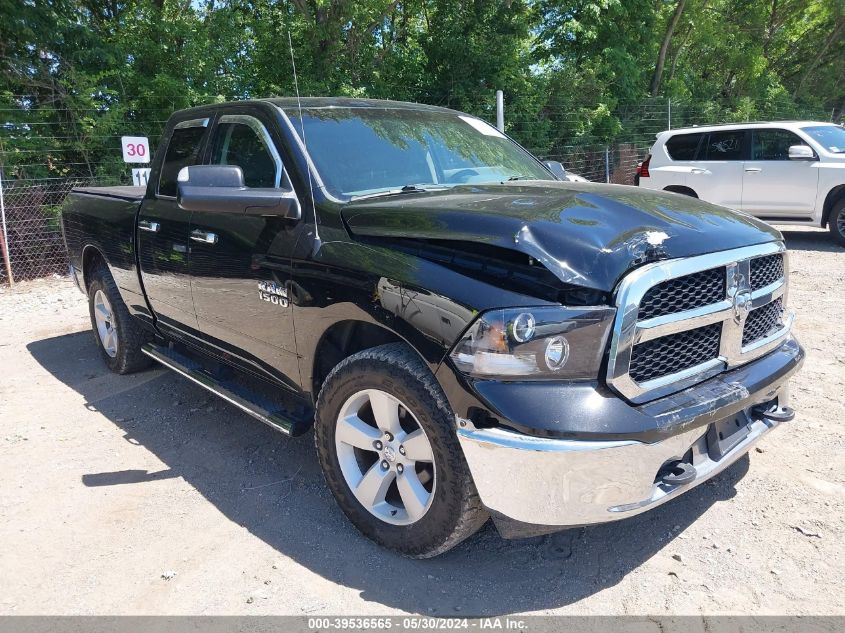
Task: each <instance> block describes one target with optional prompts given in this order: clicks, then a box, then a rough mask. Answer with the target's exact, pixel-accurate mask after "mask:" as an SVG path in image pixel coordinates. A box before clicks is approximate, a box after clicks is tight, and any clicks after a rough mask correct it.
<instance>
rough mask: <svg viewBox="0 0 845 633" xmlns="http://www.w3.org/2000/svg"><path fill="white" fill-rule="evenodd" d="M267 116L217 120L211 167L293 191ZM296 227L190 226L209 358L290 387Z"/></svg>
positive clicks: (232, 115) (236, 222)
mask: <svg viewBox="0 0 845 633" xmlns="http://www.w3.org/2000/svg"><path fill="white" fill-rule="evenodd" d="M277 142H278V141H277V138H276V137H274V135H273V127H272V121H271V120H269V119H268V118H265V115H264V113H263V111H262V110H260V109H258V108H256V107H250V106H243V107H239V108H232V109H229V110H226V112H225V113H224V114H223V115H222V116H220V117H219V119H218V121H217V122H216V124H215V126H214V130H213V131H212V139H211V144H210V146H211V151H210V152H209V159H208V161H207V162H209V163H211V164H213V165H237V166H238V167H240V168H241V169H242V170H243V173H244V182H245V184H246V186H247V187H259V188H265V189H266V188H284V189H287V190H290V189H291V185H290V181H289V179H288V178H287V175H286V173H285V170H284V167H283V165H282V160H281V158H280V154H279V151H278V149H277V145H276V143H277ZM295 227H296V222H295V221H291V220H287V219H284V218H280V217H269V216H267V217H265V216H260V215H243V214H238V213H209V212H200V211H195V212H194V214H193V216H192V218H191V227H190V234H191V284H192V288H193V297H194V307H195V309H196V312H197V319H198V322H199V328H200V330H201V332H202V335H203V340H204V342H205V343H206V344H207V345H208V346H209V348H210V351H212V352H213V353H215V354H217V355H218V356H222V357H223V358H225V359H227V360H230V361H234V362H236V363H237V364H240V365H243V366H245V367H246V368H248V369H251V370H253V371H255V372H258V373H265V374H269V375H270V376H271V377H273V378H275V379H277V380H280V381H282V382H284V383H285V384H288V385H289V386H291V387H292V388H294V385H295V384H296V383H297V382H298V379H299V367H298V363H297V357H296V345H295V342H294V333H293V320H292V315H291V306H290V302H289V299H288V290H287V288H288V282H289V281H290V277H291V274H290V270H291V266H290V259H291V255H292V253H293V246H294V242H295V239H296V237H297V233H296V232H295Z"/></svg>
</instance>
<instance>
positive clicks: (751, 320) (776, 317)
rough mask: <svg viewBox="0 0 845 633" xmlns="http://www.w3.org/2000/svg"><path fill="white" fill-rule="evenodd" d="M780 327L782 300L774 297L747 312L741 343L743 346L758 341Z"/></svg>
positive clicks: (781, 322) (781, 323)
mask: <svg viewBox="0 0 845 633" xmlns="http://www.w3.org/2000/svg"><path fill="white" fill-rule="evenodd" d="M781 327H783V300H782V299H775V300H774V301H772V302H771V303H767V304H766V305H764V306H762V307H760V308H756V309H754V310H752V311H751V312H750V313H749V314H748V318H747V319H746V320H745V327H744V328H743V330H742V345H743V347H745V346H747V345H750V344H751V343H754V342H755V341H759V340H760V339H761V338H765V337H766V336H768V335H769V334H771V333H772V332H776V331H777V330H778V329H780V328H781Z"/></svg>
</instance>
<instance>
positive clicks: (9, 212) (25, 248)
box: [0, 178, 91, 283]
mask: <svg viewBox="0 0 845 633" xmlns="http://www.w3.org/2000/svg"><path fill="white" fill-rule="evenodd" d="M90 183H91V180H90V179H89V180H83V179H70V180H66V179H63V178H62V179H43V180H26V181H23V182H15V181H7V182H5V183H4V184H3V206H4V209H3V210H4V215H5V222H4V231H3V238H4V239H3V244H0V246H4V247H5V249H6V250H7V253H3V256H4V259H5V257H8V263H9V267H10V268H11V275H12V279H13V280H15V281H24V280H28V279H37V278H39V277H46V276H48V275H51V274H53V273H59V274H62V273H65V272H67V255H66V253H65V245H64V240H63V239H62V234H61V225H60V213H61V205H62V202H63V201H64V199H65V196H67V194H68V193H70V190H71V189H72V188H73V187H77V186H82V185H87V184H90ZM9 272H10V271H8V270H7V269H6V266H4V267H3V269H2V276H1V277H0V278H2V279H3V281H4V282H6V283H8V281H9V279H8V277H9Z"/></svg>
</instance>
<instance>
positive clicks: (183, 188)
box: [176, 165, 302, 220]
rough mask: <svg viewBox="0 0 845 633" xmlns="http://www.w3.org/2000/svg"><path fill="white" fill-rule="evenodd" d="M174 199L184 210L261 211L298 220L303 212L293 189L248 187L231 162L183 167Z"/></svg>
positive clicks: (246, 212) (239, 212) (243, 213)
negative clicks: (228, 163)
mask: <svg viewBox="0 0 845 633" xmlns="http://www.w3.org/2000/svg"><path fill="white" fill-rule="evenodd" d="M176 180H177V184H178V192H177V195H176V203H177V204H178V205H179V208H180V209H184V210H185V211H200V212H203V213H231V214H236V215H263V216H273V217H281V218H287V219H289V220H298V219H299V218H300V217H301V215H302V210H301V209H300V206H299V200H297V198H296V194H295V193H294V192H293V191H286V190H284V189H258V188H249V187H247V186H246V185H245V184H244V172H243V170H242V169H241V168H240V167H237V166H234V165H192V166H191V167H183V168H182V170H181V171H180V172H179V175H178V176H177V178H176Z"/></svg>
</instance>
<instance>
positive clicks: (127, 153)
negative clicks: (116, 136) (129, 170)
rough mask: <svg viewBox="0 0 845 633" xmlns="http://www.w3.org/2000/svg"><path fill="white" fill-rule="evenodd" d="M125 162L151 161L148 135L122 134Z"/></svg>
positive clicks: (121, 140) (121, 142)
mask: <svg viewBox="0 0 845 633" xmlns="http://www.w3.org/2000/svg"><path fill="white" fill-rule="evenodd" d="M120 144H121V146H122V147H123V162H124V163H149V162H150V142H149V141H148V140H147V137H146V136H121V137H120Z"/></svg>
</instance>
